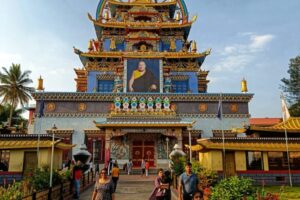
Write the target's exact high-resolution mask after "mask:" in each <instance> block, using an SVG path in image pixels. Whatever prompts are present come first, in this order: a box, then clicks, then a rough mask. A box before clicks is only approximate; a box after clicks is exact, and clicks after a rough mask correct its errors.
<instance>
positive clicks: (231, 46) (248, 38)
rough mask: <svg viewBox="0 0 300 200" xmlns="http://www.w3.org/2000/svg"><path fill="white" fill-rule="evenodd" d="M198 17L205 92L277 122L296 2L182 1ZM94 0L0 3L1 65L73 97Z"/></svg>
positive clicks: (298, 40) (299, 50) (296, 47)
mask: <svg viewBox="0 0 300 200" xmlns="http://www.w3.org/2000/svg"><path fill="white" fill-rule="evenodd" d="M186 3H187V6H188V9H189V12H190V15H191V16H193V15H198V19H197V21H196V22H195V24H194V26H193V27H192V30H191V34H190V37H189V39H190V40H196V41H197V44H198V49H199V51H204V50H206V49H208V48H212V52H211V55H210V56H208V57H207V59H206V61H205V63H204V64H203V69H205V70H209V71H210V73H209V79H210V80H211V82H210V83H209V86H208V91H209V92H233V93H236V92H240V81H241V80H242V78H243V77H245V78H246V80H247V81H248V90H249V92H250V93H254V94H255V95H254V98H253V99H252V101H251V103H250V113H251V115H252V117H280V116H281V114H280V100H279V94H280V91H279V85H280V79H281V78H283V77H287V75H288V74H287V69H288V63H289V59H290V58H292V57H295V56H297V55H299V54H300V22H299V19H300V12H299V8H300V1H299V0H288V1H287V0H263V1H262V0H251V1H245V0H186ZM97 4H98V0H51V1H41V0H22V1H20V0H1V6H0V27H1V28H0V66H1V67H2V66H4V67H9V66H10V64H11V63H12V62H14V63H20V64H21V65H22V68H23V69H29V70H31V71H32V75H31V78H32V79H33V80H34V84H33V86H35V87H36V79H37V78H38V76H39V75H42V76H43V78H44V85H45V88H46V91H75V86H76V84H75V81H74V78H75V73H74V70H73V69H74V68H77V67H82V65H81V63H80V60H79V58H78V57H77V55H75V54H74V53H73V49H72V47H73V46H76V47H77V48H79V49H81V50H86V49H87V42H88V40H89V39H91V38H95V37H96V36H95V32H94V28H93V25H92V23H91V22H90V21H89V20H88V18H87V13H88V12H89V13H91V14H92V16H95V12H96V7H97Z"/></svg>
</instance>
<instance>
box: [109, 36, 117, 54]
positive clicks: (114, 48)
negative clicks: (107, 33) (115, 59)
mask: <svg viewBox="0 0 300 200" xmlns="http://www.w3.org/2000/svg"><path fill="white" fill-rule="evenodd" d="M109 48H110V50H112V51H114V50H116V48H117V47H116V40H115V38H114V37H112V38H111V40H110V45H109Z"/></svg>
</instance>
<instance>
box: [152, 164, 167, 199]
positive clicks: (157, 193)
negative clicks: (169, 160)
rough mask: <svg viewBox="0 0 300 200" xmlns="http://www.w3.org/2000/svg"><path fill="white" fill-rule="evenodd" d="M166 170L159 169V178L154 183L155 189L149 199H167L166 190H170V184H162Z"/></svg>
mask: <svg viewBox="0 0 300 200" xmlns="http://www.w3.org/2000/svg"><path fill="white" fill-rule="evenodd" d="M163 175H164V170H163V169H159V170H158V171H157V177H156V178H155V181H154V189H153V191H152V193H151V195H150V197H149V200H164V199H165V197H166V189H168V188H169V184H164V183H162V179H163Z"/></svg>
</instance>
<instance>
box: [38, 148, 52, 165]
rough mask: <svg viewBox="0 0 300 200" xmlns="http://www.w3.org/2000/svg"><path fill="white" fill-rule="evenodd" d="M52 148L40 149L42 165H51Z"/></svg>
mask: <svg viewBox="0 0 300 200" xmlns="http://www.w3.org/2000/svg"><path fill="white" fill-rule="evenodd" d="M50 155H51V150H50V149H40V165H41V167H50V164H49V163H50V158H51V157H50Z"/></svg>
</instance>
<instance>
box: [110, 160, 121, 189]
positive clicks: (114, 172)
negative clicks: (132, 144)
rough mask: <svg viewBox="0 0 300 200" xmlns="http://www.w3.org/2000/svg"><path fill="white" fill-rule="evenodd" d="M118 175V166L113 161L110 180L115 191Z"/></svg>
mask: <svg viewBox="0 0 300 200" xmlns="http://www.w3.org/2000/svg"><path fill="white" fill-rule="evenodd" d="M119 175H120V170H119V167H118V165H117V164H116V163H115V164H114V167H113V168H112V170H111V177H112V180H113V182H114V189H115V191H116V189H117V184H118V180H119Z"/></svg>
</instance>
